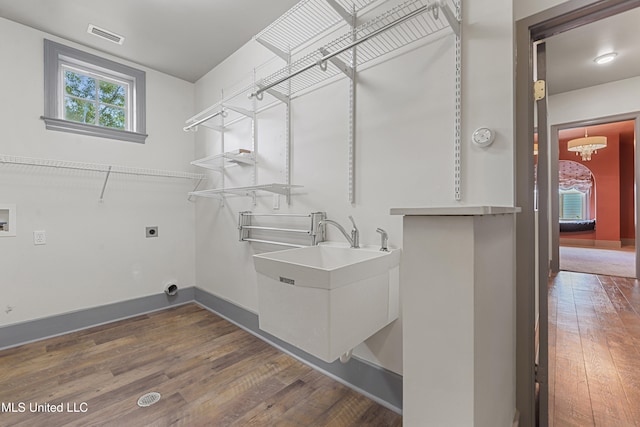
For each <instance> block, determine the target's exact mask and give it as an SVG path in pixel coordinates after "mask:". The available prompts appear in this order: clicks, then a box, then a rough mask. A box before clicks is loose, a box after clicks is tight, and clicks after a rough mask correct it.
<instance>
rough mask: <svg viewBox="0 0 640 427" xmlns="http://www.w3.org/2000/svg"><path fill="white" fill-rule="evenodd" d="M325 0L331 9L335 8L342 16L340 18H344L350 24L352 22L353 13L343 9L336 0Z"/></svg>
mask: <svg viewBox="0 0 640 427" xmlns="http://www.w3.org/2000/svg"><path fill="white" fill-rule="evenodd" d="M325 1H326V2H327V3H328V4H329V6H331V7H332V8H333V10H335V11H336V12H337V13H338V15H340V16H341V17H342V19H344V20H345V22H346V23H347V24H349V25H351V24H352V23H353V18H354V15H352V14H350V13H349V12H347V11H346V10H344V8H343V7H342V6H340V5H339V4H338V2H336V0H325Z"/></svg>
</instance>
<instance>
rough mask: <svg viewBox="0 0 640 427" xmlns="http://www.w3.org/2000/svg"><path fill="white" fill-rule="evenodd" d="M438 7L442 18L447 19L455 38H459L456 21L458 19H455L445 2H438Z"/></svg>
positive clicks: (443, 0) (458, 24) (458, 26)
mask: <svg viewBox="0 0 640 427" xmlns="http://www.w3.org/2000/svg"><path fill="white" fill-rule="evenodd" d="M438 6H440V9H441V10H442V12H443V13H444V17H445V18H446V19H447V22H448V23H449V26H450V27H451V28H452V29H453V32H454V33H456V36H458V37H460V21H458V18H456V15H455V14H454V13H453V11H452V10H451V8H450V7H449V5H448V4H447V3H446V2H445V0H440V2H439V3H438Z"/></svg>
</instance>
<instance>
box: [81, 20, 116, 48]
mask: <svg viewBox="0 0 640 427" xmlns="http://www.w3.org/2000/svg"><path fill="white" fill-rule="evenodd" d="M87 33H89V34H93V35H94V36H96V37H100V38H101V39H104V40H108V41H110V42H112V43H116V44H119V45H122V44H123V43H124V37H123V36H121V35H118V34H116V33H114V32H113V31H109V30H105V29H104V28H100V27H96V26H95V25H93V24H89V27H88V28H87Z"/></svg>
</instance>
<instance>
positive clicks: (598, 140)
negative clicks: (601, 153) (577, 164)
mask: <svg viewBox="0 0 640 427" xmlns="http://www.w3.org/2000/svg"><path fill="white" fill-rule="evenodd" d="M606 147H607V137H606V136H585V137H584V138H577V139H572V140H571V141H569V142H567V150H569V151H573V152H575V153H576V155H578V154H580V155H581V156H582V160H583V161H587V160H591V154H593V153H595V152H596V150H600V149H602V148H606Z"/></svg>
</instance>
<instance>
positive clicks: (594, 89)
mask: <svg viewBox="0 0 640 427" xmlns="http://www.w3.org/2000/svg"><path fill="white" fill-rule="evenodd" d="M638 91H640V77H634V78H630V79H625V80H619V81H616V82H611V83H605V84H602V85H598V86H591V87H589V88H586V89H580V90H574V91H571V92H565V93H561V94H558V95H553V96H550V97H549V119H548V122H549V126H552V125H558V124H563V123H570V122H574V121H579V120H588V119H598V118H601V117H607V116H612V115H615V114H624V113H630V112H635V111H640V99H638V97H636V96H629V94H631V93H638ZM594 101H596V102H594Z"/></svg>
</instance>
